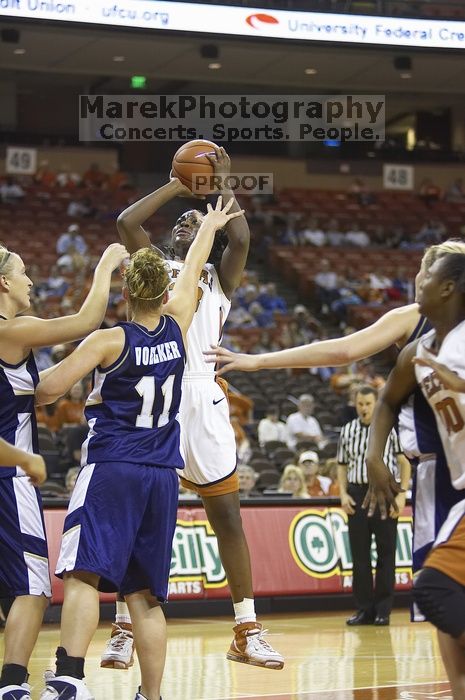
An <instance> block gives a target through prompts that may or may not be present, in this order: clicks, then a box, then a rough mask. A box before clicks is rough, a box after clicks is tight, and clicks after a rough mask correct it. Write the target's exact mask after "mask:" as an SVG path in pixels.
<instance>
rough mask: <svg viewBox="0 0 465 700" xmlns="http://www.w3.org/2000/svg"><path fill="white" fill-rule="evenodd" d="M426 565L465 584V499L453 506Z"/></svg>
mask: <svg viewBox="0 0 465 700" xmlns="http://www.w3.org/2000/svg"><path fill="white" fill-rule="evenodd" d="M425 566H431V567H432V568H433V569H437V570H438V571H441V572H442V573H443V574H446V576H450V578H452V579H454V581H457V583H460V584H461V585H462V586H465V500H463V501H459V502H458V503H456V504H455V506H453V508H451V510H450V513H449V515H448V516H447V520H446V522H445V523H444V525H443V526H442V527H441V529H440V531H439V534H438V536H437V538H436V541H435V543H434V545H433V549H432V550H431V552H430V554H429V556H428V557H427V558H426V561H425Z"/></svg>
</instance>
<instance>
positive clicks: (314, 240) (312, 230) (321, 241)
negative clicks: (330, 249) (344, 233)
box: [299, 219, 326, 248]
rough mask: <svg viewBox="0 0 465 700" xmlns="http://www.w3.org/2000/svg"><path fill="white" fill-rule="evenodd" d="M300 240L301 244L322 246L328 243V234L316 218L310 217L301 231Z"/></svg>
mask: <svg viewBox="0 0 465 700" xmlns="http://www.w3.org/2000/svg"><path fill="white" fill-rule="evenodd" d="M299 241H300V244H301V245H307V244H309V245H314V246H316V247H317V248H320V247H321V246H323V245H326V234H325V233H324V231H323V230H322V229H321V228H320V226H319V225H318V221H317V220H316V219H308V221H307V223H306V225H305V227H304V228H303V229H302V230H301V231H299Z"/></svg>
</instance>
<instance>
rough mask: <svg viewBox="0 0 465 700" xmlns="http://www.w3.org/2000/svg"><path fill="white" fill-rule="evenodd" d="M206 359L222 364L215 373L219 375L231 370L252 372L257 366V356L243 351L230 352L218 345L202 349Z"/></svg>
mask: <svg viewBox="0 0 465 700" xmlns="http://www.w3.org/2000/svg"><path fill="white" fill-rule="evenodd" d="M203 354H204V355H205V358H206V361H207V362H210V363H212V362H213V363H215V364H219V365H222V367H221V368H220V369H219V370H218V371H217V373H216V374H217V375H219V376H221V375H222V374H225V373H226V372H230V371H231V370H237V371H240V372H254V371H255V370H256V369H258V367H257V356H256V355H246V354H245V353H240V352H232V350H226V348H220V347H219V346H218V345H216V346H215V345H212V348H211V350H204V352H203Z"/></svg>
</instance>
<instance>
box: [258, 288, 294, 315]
mask: <svg viewBox="0 0 465 700" xmlns="http://www.w3.org/2000/svg"><path fill="white" fill-rule="evenodd" d="M257 301H258V302H260V304H261V305H262V307H263V308H264V309H265V311H271V312H275V311H279V312H281V313H283V314H285V313H287V304H286V302H285V301H284V299H283V297H280V296H278V294H277V293H276V285H275V283H274V282H269V283H268V284H266V285H264V286H263V287H262V288H261V290H260V293H259V295H258V297H257Z"/></svg>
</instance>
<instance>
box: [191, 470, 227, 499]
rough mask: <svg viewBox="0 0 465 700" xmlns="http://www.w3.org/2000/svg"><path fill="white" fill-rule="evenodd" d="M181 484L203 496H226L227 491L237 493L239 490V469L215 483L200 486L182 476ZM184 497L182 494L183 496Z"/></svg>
mask: <svg viewBox="0 0 465 700" xmlns="http://www.w3.org/2000/svg"><path fill="white" fill-rule="evenodd" d="M180 480H181V484H182V485H183V486H184V487H185V488H186V489H189V490H190V491H195V493H197V494H198V495H199V496H201V497H202V498H203V497H205V498H210V497H211V496H225V495H226V494H227V493H235V492H236V491H239V477H238V476H237V471H234V472H233V474H231V475H230V476H227V477H226V479H222V480H221V481H217V482H215V483H214V484H206V485H205V486H198V485H197V484H193V483H192V481H188V480H187V479H184V478H183V477H182V476H181V477H180ZM181 497H182V496H181Z"/></svg>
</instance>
